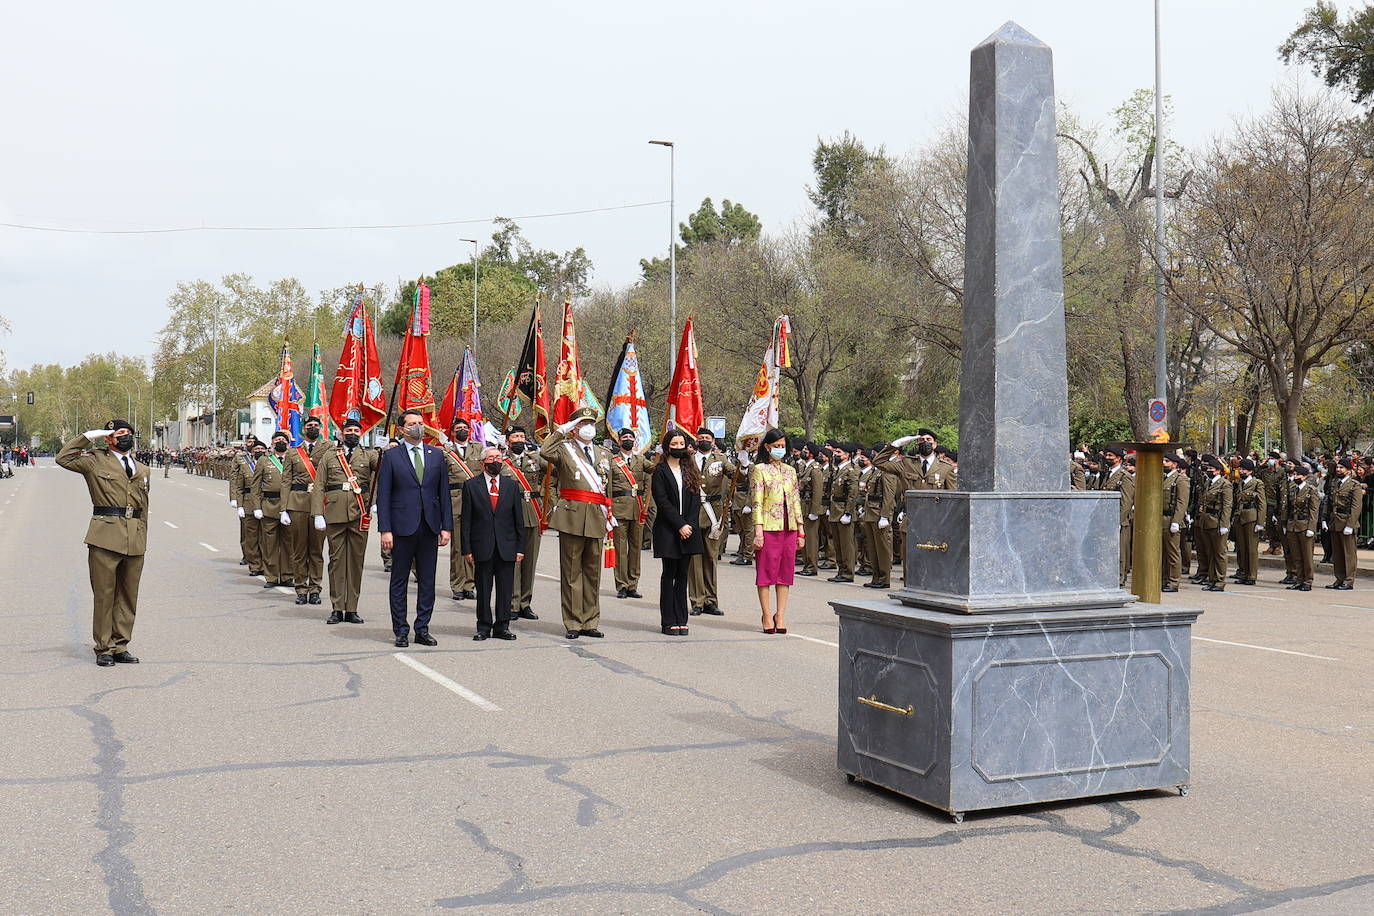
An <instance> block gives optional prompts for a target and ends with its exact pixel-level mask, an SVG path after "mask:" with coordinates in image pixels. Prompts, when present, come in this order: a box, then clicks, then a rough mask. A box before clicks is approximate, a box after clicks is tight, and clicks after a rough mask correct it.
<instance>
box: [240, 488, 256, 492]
mask: <svg viewBox="0 0 1374 916" xmlns="http://www.w3.org/2000/svg"><path fill="white" fill-rule="evenodd" d="M239 492H240V493H252V492H253V488H252V487H240V488H239Z"/></svg>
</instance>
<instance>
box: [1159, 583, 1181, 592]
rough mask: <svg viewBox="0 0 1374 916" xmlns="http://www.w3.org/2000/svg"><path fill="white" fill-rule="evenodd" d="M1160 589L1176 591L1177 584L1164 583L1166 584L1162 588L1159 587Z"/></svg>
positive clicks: (1162, 590)
mask: <svg viewBox="0 0 1374 916" xmlns="http://www.w3.org/2000/svg"><path fill="white" fill-rule="evenodd" d="M1160 591H1161V592H1176V591H1178V586H1177V585H1166V586H1164V587H1163V588H1161V589H1160Z"/></svg>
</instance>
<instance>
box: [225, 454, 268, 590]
mask: <svg viewBox="0 0 1374 916" xmlns="http://www.w3.org/2000/svg"><path fill="white" fill-rule="evenodd" d="M258 444H259V443H258V440H257V439H256V438H254V437H253V436H248V437H247V438H245V439H244V441H243V451H242V452H240V453H238V454H236V455H235V456H234V463H233V465H232V466H231V469H230V472H229V505H230V506H231V507H232V508H234V509H236V510H237V511H238V516H239V549H240V550H241V551H242V553H243V559H242V560H241V563H242V564H246V565H247V566H248V575H250V576H260V575H262V545H261V544H260V543H259V522H258V520H257V519H255V518H253V516H252V515H251V514H250V513H249V512H248V501H249V498H250V494H251V493H252V492H253V474H254V473H256V471H257V465H256V464H255V461H256V459H255V458H254V457H253V448H254V446H256V445H258Z"/></svg>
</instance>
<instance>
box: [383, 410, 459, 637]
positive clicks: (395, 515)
mask: <svg viewBox="0 0 1374 916" xmlns="http://www.w3.org/2000/svg"><path fill="white" fill-rule="evenodd" d="M401 426H402V429H403V430H404V432H405V438H404V439H402V440H401V444H400V445H399V446H397V447H396V448H393V449H388V450H387V451H385V452H383V453H382V462H381V466H380V467H379V468H378V469H377V530H378V531H380V532H381V535H382V549H383V550H390V551H391V629H392V631H393V632H394V633H395V634H396V647H397V648H398V649H404V648H405V647H406V646H408V645H410V641H409V640H408V639H407V638H406V637H407V636H408V635H409V634H410V627H409V625H408V624H407V623H406V586H407V584H408V581H409V579H410V570H411V566H412V565H414V567H415V578H416V596H415V642H416V643H418V644H419V645H422V646H437V645H438V644H439V641H438V640H437V639H435V638H434V637H433V636H430V635H429V618H430V615H431V614H433V613H434V565H435V563H436V562H437V560H438V558H439V548H440V547H443V546H445V545H447V544H448V542H449V539H450V538H451V537H452V536H453V504H452V503H451V502H450V501H449V495H448V471H447V470H446V469H445V467H444V453H443V451H441V450H440V449H437V448H435V447H434V446H432V445H425V443H424V439H425V418H424V415H423V414H421V413H420V412H419V411H414V410H408V411H406V412H405V413H403V414H401Z"/></svg>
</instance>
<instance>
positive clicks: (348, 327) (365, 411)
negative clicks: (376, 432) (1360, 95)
mask: <svg viewBox="0 0 1374 916" xmlns="http://www.w3.org/2000/svg"><path fill="white" fill-rule="evenodd" d="M329 415H330V416H331V417H333V418H334V425H335V426H337V427H339V428H340V429H342V428H343V424H344V421H345V420H348V419H355V420H357V421H358V422H360V423H361V424H362V425H363V432H367V431H368V430H369V429H371V428H372V427H374V426H376V425H377V423H378V422H380V421H381V419H382V418H383V417H385V416H386V400H385V398H384V397H383V396H382V368H381V361H380V360H378V359H377V339H376V338H375V337H374V336H373V335H372V322H371V321H369V320H368V317H367V306H366V305H365V303H364V301H363V294H362V290H361V289H360V290H359V291H358V295H357V296H356V297H355V298H354V300H353V311H352V313H351V314H350V315H349V316H348V321H347V323H345V324H344V345H343V352H341V353H340V354H339V368H338V369H337V370H335V372H334V387H333V389H332V390H331V391H330V393H329Z"/></svg>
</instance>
